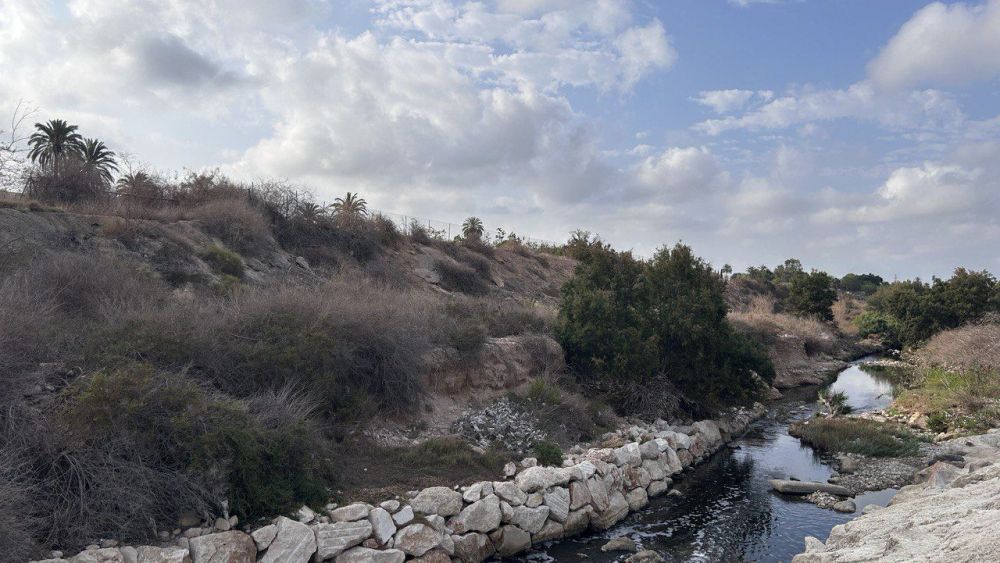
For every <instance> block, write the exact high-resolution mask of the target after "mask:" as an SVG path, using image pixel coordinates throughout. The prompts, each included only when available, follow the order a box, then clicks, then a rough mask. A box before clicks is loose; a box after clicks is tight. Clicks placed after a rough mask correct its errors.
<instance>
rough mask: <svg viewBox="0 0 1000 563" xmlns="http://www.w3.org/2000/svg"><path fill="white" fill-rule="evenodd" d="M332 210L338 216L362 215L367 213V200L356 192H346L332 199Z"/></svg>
mask: <svg viewBox="0 0 1000 563" xmlns="http://www.w3.org/2000/svg"><path fill="white" fill-rule="evenodd" d="M332 207H333V212H334V213H335V214H337V215H339V216H347V217H364V216H365V215H368V202H367V201H365V200H364V199H363V198H361V197H359V196H358V194H356V193H352V192H347V195H345V196H344V197H342V198H341V197H338V198H337V199H335V200H333V205H332Z"/></svg>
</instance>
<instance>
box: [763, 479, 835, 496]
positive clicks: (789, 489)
mask: <svg viewBox="0 0 1000 563" xmlns="http://www.w3.org/2000/svg"><path fill="white" fill-rule="evenodd" d="M771 488H773V489H774V490H776V491H778V492H779V493H784V494H786V495H808V494H812V493H815V492H817V491H818V492H821V493H829V494H831V495H836V496H839V497H849V496H853V495H852V494H851V491H850V490H849V489H848V488H847V487H842V486H840V485H834V484H831V483H820V482H818V481H786V480H784V479H771Z"/></svg>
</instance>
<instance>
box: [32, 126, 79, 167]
mask: <svg viewBox="0 0 1000 563" xmlns="http://www.w3.org/2000/svg"><path fill="white" fill-rule="evenodd" d="M35 129H36V131H35V133H34V134H32V135H31V137H30V138H28V145H30V146H31V150H29V151H28V158H30V159H31V161H32V162H36V161H37V162H38V163H40V164H42V165H43V166H45V165H51V166H52V173H53V174H54V175H58V174H59V163H60V162H61V161H63V160H64V159H66V157H69V156H78V155H79V154H80V152H81V151H82V149H83V142H82V137H80V134H79V133H77V132H76V130H77V129H78V127H77V126H76V125H70V124H69V123H67V122H66V121H64V120H62V119H52V120H49V122H48V123H45V124H42V123H36V124H35Z"/></svg>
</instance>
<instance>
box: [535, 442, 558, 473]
mask: <svg viewBox="0 0 1000 563" xmlns="http://www.w3.org/2000/svg"><path fill="white" fill-rule="evenodd" d="M534 451H535V458H536V459H538V464H539V465H544V466H548V467H562V462H563V453H562V448H561V447H559V444H556V443H554V442H549V441H548V440H542V441H540V442H537V443H536V444H535V449H534Z"/></svg>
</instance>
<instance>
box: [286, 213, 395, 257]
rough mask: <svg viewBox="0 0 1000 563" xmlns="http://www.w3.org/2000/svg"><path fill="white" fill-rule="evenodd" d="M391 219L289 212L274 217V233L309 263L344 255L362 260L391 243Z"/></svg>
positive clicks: (377, 254) (372, 255)
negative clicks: (294, 213) (348, 217)
mask: <svg viewBox="0 0 1000 563" xmlns="http://www.w3.org/2000/svg"><path fill="white" fill-rule="evenodd" d="M391 223H392V222H391V221H388V222H387V221H384V220H382V219H366V218H364V217H356V218H351V219H338V218H336V217H328V216H322V217H316V218H313V219H305V218H303V217H301V216H297V215H293V216H290V217H283V218H280V219H279V220H278V222H277V224H276V226H275V237H276V239H277V240H278V242H279V243H280V244H281V245H282V246H283V247H284V248H287V249H289V250H291V251H294V252H297V253H299V254H301V255H302V256H305V257H306V259H308V260H309V261H310V262H311V263H313V264H321V265H337V264H339V263H340V262H341V261H342V259H344V258H347V257H350V258H352V259H353V260H355V261H356V262H359V263H362V264H363V263H367V262H369V261H371V260H373V259H375V258H376V257H377V256H379V255H380V254H381V251H382V248H383V247H384V246H391V245H394V244H395V238H394V235H393V234H392V232H391V231H390V230H389V226H388V225H389V224H391Z"/></svg>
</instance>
